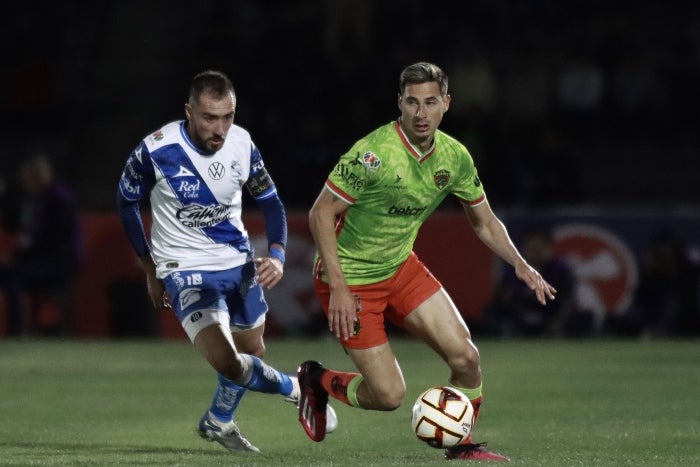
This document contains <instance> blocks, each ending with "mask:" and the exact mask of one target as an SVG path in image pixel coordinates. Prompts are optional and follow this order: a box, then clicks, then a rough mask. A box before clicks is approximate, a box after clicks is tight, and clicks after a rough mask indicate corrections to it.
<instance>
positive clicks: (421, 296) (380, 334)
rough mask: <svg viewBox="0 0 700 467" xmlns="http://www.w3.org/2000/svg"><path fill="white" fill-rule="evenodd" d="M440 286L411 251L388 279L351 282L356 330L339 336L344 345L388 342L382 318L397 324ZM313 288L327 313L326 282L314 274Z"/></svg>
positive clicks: (353, 345) (355, 347)
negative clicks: (356, 310) (358, 304)
mask: <svg viewBox="0 0 700 467" xmlns="http://www.w3.org/2000/svg"><path fill="white" fill-rule="evenodd" d="M441 288H442V284H441V283H440V281H438V280H437V279H436V278H435V276H433V274H432V273H431V272H430V271H429V270H428V268H427V267H426V266H425V264H423V262H422V261H421V260H419V259H418V256H416V254H415V253H413V252H411V254H410V255H409V257H408V258H407V259H406V261H405V262H404V263H403V264H402V265H401V267H400V268H399V269H398V270H397V271H396V274H394V275H393V276H392V277H390V278H389V279H386V280H383V281H381V282H377V283H375V284H367V285H351V286H350V291H351V292H352V293H353V294H355V295H357V296H358V297H359V299H360V301H361V303H362V309H361V310H360V312H359V313H358V314H357V316H358V318H359V330H358V332H357V334H356V335H354V336H351V337H350V338H349V339H347V340H345V339H342V338H341V339H340V343H341V344H342V345H343V346H344V347H348V348H350V349H368V348H370V347H376V346H378V345H381V344H384V343H385V342H388V340H389V338H388V336H387V334H386V328H385V326H384V319H385V318H386V319H389V320H390V321H391V322H392V323H394V324H396V325H397V326H399V327H401V326H402V324H403V320H404V318H405V317H406V316H408V314H409V313H410V312H411V311H413V310H415V309H416V308H417V307H418V305H420V304H421V303H423V302H424V301H426V300H427V299H428V298H430V297H431V296H432V295H433V294H434V293H435V292H437V291H438V290H440V289H441ZM314 289H315V290H316V296H317V297H318V300H319V302H320V303H321V307H322V308H323V311H324V312H325V313H326V315H328V304H329V302H330V298H331V293H330V289H329V288H328V284H327V283H325V282H323V281H322V280H321V279H319V278H318V276H316V277H315V278H314Z"/></svg>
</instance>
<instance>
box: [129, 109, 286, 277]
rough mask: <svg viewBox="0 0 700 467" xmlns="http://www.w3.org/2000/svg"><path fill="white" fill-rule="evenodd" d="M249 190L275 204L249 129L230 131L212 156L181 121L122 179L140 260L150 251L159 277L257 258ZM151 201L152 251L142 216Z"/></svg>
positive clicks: (135, 157)
mask: <svg viewBox="0 0 700 467" xmlns="http://www.w3.org/2000/svg"><path fill="white" fill-rule="evenodd" d="M244 185H245V186H246V187H247V188H248V190H249V191H250V193H251V195H252V196H253V198H254V199H255V200H257V201H264V200H266V199H268V198H272V197H274V198H277V189H276V187H275V185H274V183H273V181H272V179H271V178H270V176H269V175H268V173H267V171H266V170H265V165H264V163H263V160H262V156H261V155H260V151H259V150H258V148H257V147H256V146H255V144H254V143H253V141H252V139H251V136H250V134H249V133H248V131H246V130H245V129H243V128H241V127H239V126H237V125H232V126H231V129H230V130H229V132H228V134H227V136H226V141H225V143H224V145H223V146H222V148H221V149H220V150H218V151H217V152H215V153H207V152H203V151H202V150H200V149H198V148H197V147H196V146H195V145H194V143H193V142H192V140H191V139H190V138H189V135H188V134H187V130H186V128H185V121H184V120H181V121H175V122H171V123H168V124H166V125H165V126H164V127H163V128H161V129H160V130H158V131H156V132H154V133H152V134H150V135H148V136H147V137H146V138H144V139H143V140H142V141H141V142H140V144H139V145H138V146H137V147H136V149H134V150H133V151H132V152H131V154H130V156H129V158H128V160H127V162H126V166H125V168H124V171H123V173H122V176H121V180H120V181H119V190H118V193H117V196H118V204H119V207H120V215H121V217H122V221H123V224H124V227H125V230H126V232H127V235H128V236H129V239H130V241H131V242H132V245H134V247H135V249H136V251H137V254H139V255H140V256H145V255H146V254H148V253H149V250H150V253H151V255H152V257H153V260H154V262H155V264H156V271H157V275H158V277H159V278H163V277H165V276H166V275H168V274H170V273H172V272H174V271H179V270H191V269H199V270H206V271H215V270H223V269H230V268H233V267H237V266H240V265H242V264H244V263H246V262H248V261H250V260H251V259H252V257H253V251H252V250H253V249H252V246H251V244H250V242H249V239H248V233H247V231H246V229H245V227H244V225H243V221H242V219H241V209H242V201H243V192H242V189H243V186H244ZM146 196H148V197H149V199H150V205H151V213H152V226H151V235H150V246H149V244H148V243H149V242H148V240H147V237H146V234H145V232H144V228H143V223H142V220H141V216H140V211H139V202H141V201H142V200H143V199H144V198H145V197H146ZM282 217H283V219H282V221H283V222H284V214H282ZM285 240H286V224H285V238H284V239H283V240H282V241H285Z"/></svg>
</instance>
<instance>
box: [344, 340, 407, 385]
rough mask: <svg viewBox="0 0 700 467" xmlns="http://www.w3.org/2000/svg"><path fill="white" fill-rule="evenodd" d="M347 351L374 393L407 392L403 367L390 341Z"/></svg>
mask: <svg viewBox="0 0 700 467" xmlns="http://www.w3.org/2000/svg"><path fill="white" fill-rule="evenodd" d="M346 351H347V353H348V355H349V356H350V358H351V359H352V361H353V363H354V364H355V367H356V368H357V369H358V371H359V372H360V373H361V374H362V376H363V378H364V380H365V384H367V385H368V386H369V387H370V389H371V391H372V392H373V393H375V394H401V395H402V394H404V393H405V392H406V383H405V381H404V378H403V373H402V372H401V367H400V366H399V363H398V362H397V361H396V356H395V355H394V351H393V350H392V349H391V345H390V344H389V343H388V342H386V343H384V344H381V345H378V346H375V347H370V348H368V349H346Z"/></svg>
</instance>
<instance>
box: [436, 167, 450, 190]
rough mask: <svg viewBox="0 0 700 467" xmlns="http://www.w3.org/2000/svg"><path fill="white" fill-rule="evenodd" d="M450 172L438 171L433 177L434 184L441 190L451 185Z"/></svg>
mask: <svg viewBox="0 0 700 467" xmlns="http://www.w3.org/2000/svg"><path fill="white" fill-rule="evenodd" d="M450 177H451V175H450V172H449V171H447V170H438V171H437V172H435V174H434V175H433V182H434V183H435V186H436V187H438V188H439V189H440V190H442V189H443V188H445V187H446V186H447V184H448V183H450Z"/></svg>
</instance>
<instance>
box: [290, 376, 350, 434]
mask: <svg viewBox="0 0 700 467" xmlns="http://www.w3.org/2000/svg"><path fill="white" fill-rule="evenodd" d="M289 377H290V378H291V379H292V384H293V385H294V388H293V389H292V393H291V394H290V395H288V396H285V398H284V400H286V401H287V402H291V403H292V404H294V405H296V406H297V408H298V407H299V396H300V394H301V389H300V388H299V379H298V378H297V377H296V376H289ZM336 428H338V416H337V415H336V413H335V410H334V409H333V407H331V405H330V404H328V405H326V433H333V432H334V431H335V429H336Z"/></svg>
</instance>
